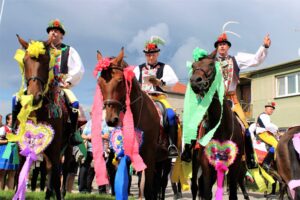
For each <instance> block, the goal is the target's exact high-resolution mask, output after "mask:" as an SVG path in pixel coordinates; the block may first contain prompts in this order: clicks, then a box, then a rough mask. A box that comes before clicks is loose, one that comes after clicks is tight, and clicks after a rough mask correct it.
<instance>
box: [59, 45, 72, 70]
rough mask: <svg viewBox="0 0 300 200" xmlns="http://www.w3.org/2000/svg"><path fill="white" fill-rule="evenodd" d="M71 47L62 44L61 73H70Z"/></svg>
mask: <svg viewBox="0 0 300 200" xmlns="http://www.w3.org/2000/svg"><path fill="white" fill-rule="evenodd" d="M69 51H70V46H68V45H65V44H61V62H60V73H62V74H67V73H68V58H69Z"/></svg>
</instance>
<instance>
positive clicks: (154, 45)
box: [134, 36, 178, 158]
mask: <svg viewBox="0 0 300 200" xmlns="http://www.w3.org/2000/svg"><path fill="white" fill-rule="evenodd" d="M158 45H164V41H163V40H162V39H161V38H160V37H158V36H152V37H151V38H150V40H148V41H147V42H146V44H145V48H144V50H143V52H144V53H145V57H146V63H143V64H141V65H139V66H137V67H135V69H134V73H135V76H136V79H137V80H138V81H139V82H140V84H141V87H142V90H143V91H145V92H148V93H153V92H164V91H163V89H162V87H164V86H172V85H175V84H176V83H177V82H178V78H177V76H176V74H175V72H174V70H173V69H172V67H171V66H170V65H167V64H165V63H162V62H159V61H158V57H159V52H160V49H159V48H158ZM157 96H158V98H157ZM160 96H161V98H164V100H163V101H162V100H161V99H160ZM160 96H159V95H156V97H153V99H154V100H155V101H159V102H161V103H162V104H163V105H164V107H165V108H166V115H167V121H168V125H167V127H166V129H167V131H166V132H167V135H168V137H169V143H170V146H169V147H168V151H169V157H170V158H174V157H177V156H178V150H177V148H176V146H175V141H176V139H175V138H176V136H177V128H178V124H177V120H176V113H175V111H174V110H173V109H172V108H171V106H170V105H169V103H168V102H167V101H166V99H165V96H164V97H163V96H162V95H160Z"/></svg>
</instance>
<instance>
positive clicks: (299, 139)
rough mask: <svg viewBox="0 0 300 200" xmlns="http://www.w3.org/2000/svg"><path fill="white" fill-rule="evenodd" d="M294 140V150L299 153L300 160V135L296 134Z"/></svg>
mask: <svg viewBox="0 0 300 200" xmlns="http://www.w3.org/2000/svg"><path fill="white" fill-rule="evenodd" d="M292 140H293V144H294V148H295V150H296V151H297V152H298V155H299V158H300V133H296V134H294V137H293V139H292Z"/></svg>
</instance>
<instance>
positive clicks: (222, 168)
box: [215, 161, 228, 200]
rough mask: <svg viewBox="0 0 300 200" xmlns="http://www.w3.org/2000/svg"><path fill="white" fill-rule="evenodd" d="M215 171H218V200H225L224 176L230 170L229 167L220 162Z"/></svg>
mask: <svg viewBox="0 0 300 200" xmlns="http://www.w3.org/2000/svg"><path fill="white" fill-rule="evenodd" d="M215 169H216V171H217V191H216V200H222V199H223V181H224V174H225V172H226V171H227V170H228V167H227V166H226V165H225V164H224V163H223V162H222V161H219V162H217V164H216V167H215Z"/></svg>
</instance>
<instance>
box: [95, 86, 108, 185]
mask: <svg viewBox="0 0 300 200" xmlns="http://www.w3.org/2000/svg"><path fill="white" fill-rule="evenodd" d="M102 108H103V97H102V93H101V90H100V87H99V85H98V84H97V85H96V93H95V96H94V103H93V107H92V113H93V115H92V146H93V149H92V151H93V158H94V162H95V174H96V182H97V185H98V186H100V185H106V184H108V183H109V182H108V177H107V172H106V165H105V160H104V158H103V146H102V137H101V124H102Z"/></svg>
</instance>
